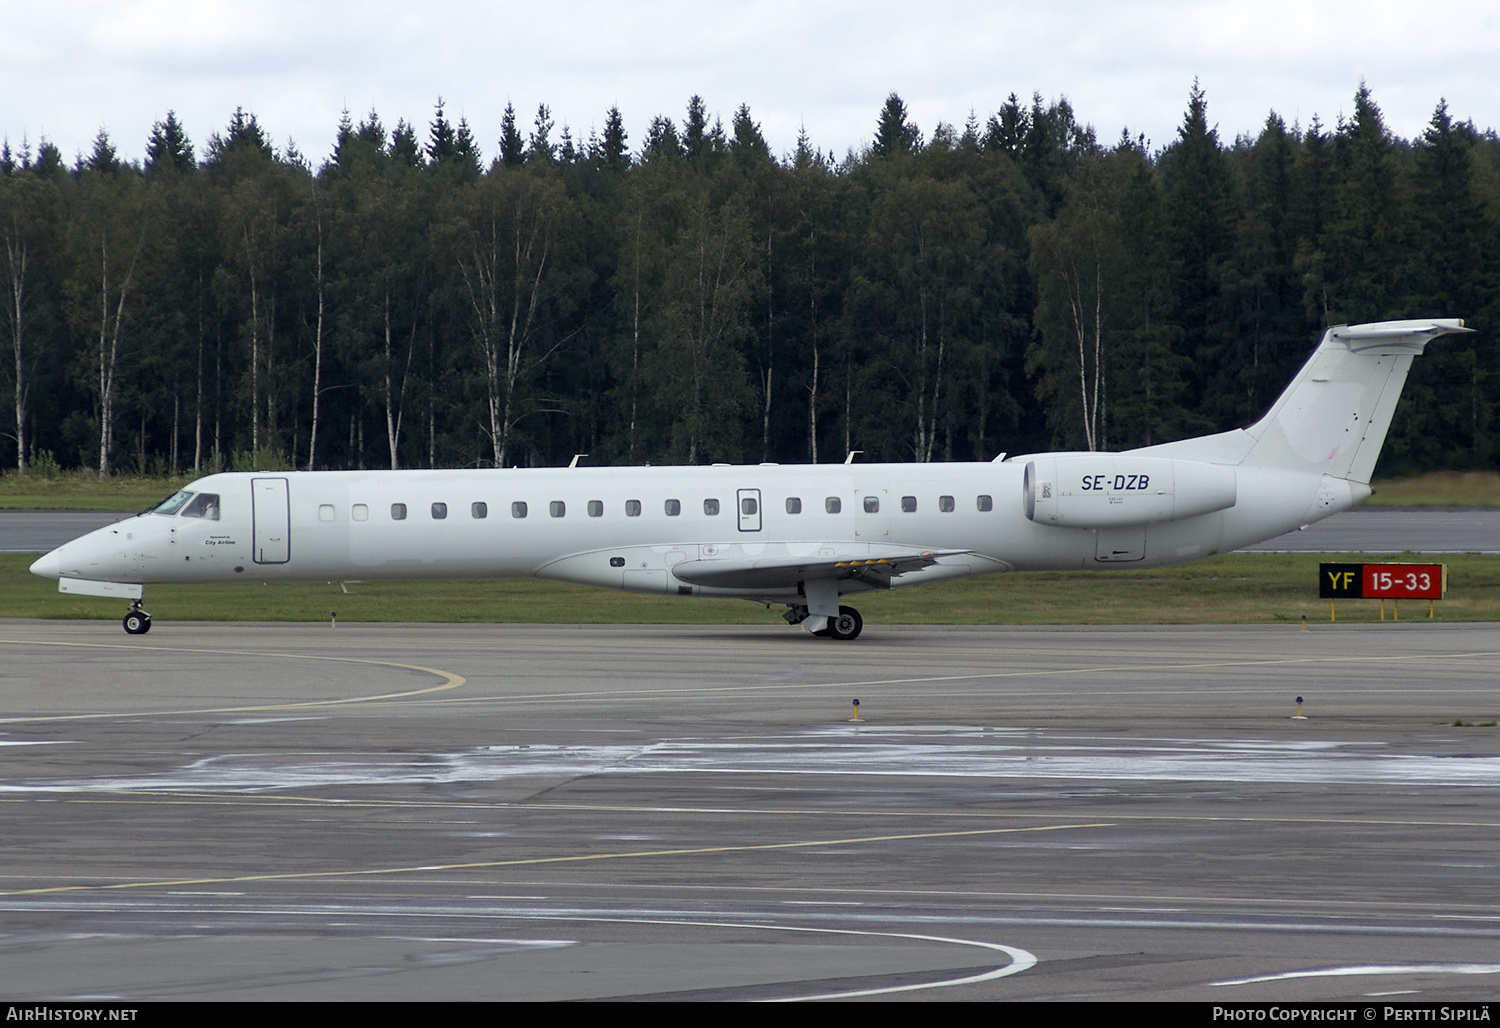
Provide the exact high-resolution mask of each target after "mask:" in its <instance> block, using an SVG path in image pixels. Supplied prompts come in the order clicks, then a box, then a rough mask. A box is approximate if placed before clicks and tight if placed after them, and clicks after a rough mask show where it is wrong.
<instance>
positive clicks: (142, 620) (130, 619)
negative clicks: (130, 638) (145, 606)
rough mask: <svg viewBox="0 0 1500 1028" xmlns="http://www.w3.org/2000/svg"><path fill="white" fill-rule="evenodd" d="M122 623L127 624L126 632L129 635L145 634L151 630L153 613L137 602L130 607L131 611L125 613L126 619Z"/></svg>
mask: <svg viewBox="0 0 1500 1028" xmlns="http://www.w3.org/2000/svg"><path fill="white" fill-rule="evenodd" d="M121 624H122V625H124V626H125V632H126V634H128V635H145V634H146V633H147V632H149V631H151V615H150V614H147V613H146V612H145V611H144V610H142V609H141V608H140V605H139V604H137V605H135V606H134V607H131V608H130V613H129V614H126V615H125V620H124V621H122V622H121Z"/></svg>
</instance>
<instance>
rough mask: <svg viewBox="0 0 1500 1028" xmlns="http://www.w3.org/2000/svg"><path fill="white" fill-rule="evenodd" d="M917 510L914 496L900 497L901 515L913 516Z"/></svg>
mask: <svg viewBox="0 0 1500 1028" xmlns="http://www.w3.org/2000/svg"><path fill="white" fill-rule="evenodd" d="M916 510H917V498H916V497H915V496H903V497H901V512H902V513H903V514H914V513H916Z"/></svg>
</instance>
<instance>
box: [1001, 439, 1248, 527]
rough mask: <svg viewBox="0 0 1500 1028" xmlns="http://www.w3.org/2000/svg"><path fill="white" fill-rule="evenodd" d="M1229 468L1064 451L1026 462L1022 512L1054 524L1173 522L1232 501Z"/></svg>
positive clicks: (1042, 522) (1232, 477) (1233, 493)
mask: <svg viewBox="0 0 1500 1028" xmlns="http://www.w3.org/2000/svg"><path fill="white" fill-rule="evenodd" d="M1235 496H1236V487H1235V475H1234V468H1232V467H1227V466H1225V465H1222V464H1204V463H1202V462H1201V461H1195V460H1171V459H1169V458H1165V457H1132V456H1130V455H1128V454H1109V453H1101V454H1083V453H1080V454H1068V455H1066V456H1061V457H1041V458H1038V459H1037V460H1034V461H1031V462H1029V463H1028V464H1027V465H1026V484H1025V497H1024V502H1025V505H1026V516H1027V517H1028V518H1030V519H1031V520H1032V521H1035V522H1036V523H1037V524H1039V525H1057V526H1058V527H1060V528H1118V527H1120V526H1122V525H1143V524H1147V523H1148V522H1152V521H1179V520H1181V519H1182V518H1191V517H1196V516H1198V515H1199V514H1211V513H1213V512H1214V511H1216V510H1224V509H1226V508H1229V507H1233V506H1234V501H1235Z"/></svg>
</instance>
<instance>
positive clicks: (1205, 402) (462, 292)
mask: <svg viewBox="0 0 1500 1028" xmlns="http://www.w3.org/2000/svg"><path fill="white" fill-rule="evenodd" d="M499 129H500V131H499V138H498V146H497V154H496V156H495V158H494V160H493V161H492V162H490V163H489V164H488V165H486V164H485V163H484V161H483V158H482V156H481V150H480V146H479V144H478V142H477V140H476V138H475V134H474V131H473V130H472V129H471V128H470V126H468V125H467V124H466V123H465V122H463V121H459V122H458V123H457V124H456V125H455V124H454V123H452V122H451V121H450V120H449V119H448V117H447V116H446V114H445V112H444V109H443V106H442V103H441V101H440V102H439V104H438V106H437V108H436V111H435V113H434V116H433V118H432V121H431V123H430V124H429V125H428V126H427V127H426V128H425V130H420V131H419V130H418V128H417V127H415V126H413V125H410V124H408V123H406V122H405V121H401V122H398V123H397V124H396V125H395V126H393V127H389V126H386V125H385V124H383V123H382V121H381V119H380V117H379V116H378V115H377V114H375V113H374V112H372V113H370V114H369V115H368V116H366V117H365V118H364V119H363V120H361V121H359V122H357V123H356V122H355V121H354V120H353V119H351V118H350V117H348V116H347V115H346V116H345V117H344V119H343V120H342V122H341V123H340V125H339V126H338V130H337V138H336V142H335V145H334V148H333V152H332V154H331V155H330V156H329V158H328V159H327V160H326V161H324V162H322V163H321V165H319V166H317V167H314V166H313V164H312V163H311V162H310V161H309V160H308V159H306V158H305V157H304V156H303V155H301V154H300V153H297V152H295V150H292V149H290V148H288V149H283V150H278V149H276V148H275V147H274V146H273V145H272V143H271V141H270V138H269V137H268V135H267V133H266V131H265V130H264V129H263V128H262V126H261V125H260V124H259V123H258V122H257V120H256V118H255V117H254V116H253V115H251V114H248V113H246V112H244V111H236V112H235V114H234V116H233V118H232V119H231V120H230V122H229V124H228V126H227V127H226V129H225V130H224V131H223V132H222V133H216V134H214V135H213V136H211V137H210V139H209V140H208V142H207V144H206V145H205V146H204V147H202V149H201V152H200V151H199V150H198V149H197V148H195V146H194V144H193V143H192V141H191V140H190V139H189V138H188V136H187V134H186V132H185V131H184V128H183V126H182V125H181V124H180V123H179V122H178V121H177V119H176V117H175V116H174V115H172V114H171V113H169V114H168V115H167V116H166V118H165V119H164V120H163V121H161V122H159V123H158V124H157V125H156V126H155V128H154V129H153V131H152V134H151V137H150V140H149V142H148V145H147V150H146V159H145V162H144V164H142V165H137V164H134V163H129V162H124V161H122V160H121V159H120V158H119V156H118V154H117V152H116V150H115V148H114V145H113V143H112V141H111V140H110V139H109V137H108V136H107V135H106V134H105V133H104V132H101V133H100V134H99V136H98V138H97V139H96V140H95V142H94V145H93V149H92V151H91V153H90V154H89V155H88V156H87V157H80V158H79V159H78V160H77V161H76V162H75V163H74V164H73V165H71V166H69V165H68V164H67V163H66V162H65V161H64V160H63V158H62V156H61V154H60V153H59V152H58V151H57V149H56V148H55V147H54V146H52V145H50V144H48V143H46V142H43V143H41V144H40V145H39V146H38V147H37V148H36V149H35V150H34V151H33V150H32V149H31V148H30V147H29V146H28V145H26V144H22V145H21V147H20V148H19V150H15V149H12V147H11V146H10V145H9V144H8V143H7V144H6V145H5V146H4V148H3V149H0V243H3V251H0V283H3V286H4V290H3V295H4V303H3V311H4V313H3V316H0V330H3V332H4V334H5V341H6V344H7V345H6V349H7V351H8V354H7V356H8V357H9V358H10V359H9V360H7V361H5V362H4V363H5V372H4V379H3V382H4V389H5V393H6V395H7V397H8V398H9V399H10V400H12V401H13V410H12V411H11V412H10V416H8V417H7V418H6V419H5V422H6V424H5V426H4V429H3V431H4V434H5V435H6V436H8V437H9V440H10V442H11V443H12V444H13V445H10V446H7V447H6V448H5V450H4V453H3V456H0V467H10V468H14V469H19V470H20V471H22V472H25V471H26V470H28V469H29V468H36V467H37V466H41V467H44V468H48V469H50V468H52V467H56V466H64V467H66V466H83V467H87V468H92V469H94V470H97V471H98V472H99V473H100V474H108V473H110V472H112V471H114V470H116V469H131V470H140V471H171V472H180V471H189V470H203V469H215V468H222V467H231V466H241V467H251V466H261V467H263V466H272V465H282V466H297V467H333V468H341V467H417V466H456V465H512V464H523V465H549V464H560V463H565V462H566V461H567V460H568V459H569V458H570V457H571V456H572V455H573V454H575V453H588V454H590V455H591V456H590V460H591V462H593V463H642V462H647V461H650V462H658V463H665V462H708V461H759V460H777V461H788V462H792V461H820V460H821V461H830V460H842V459H843V458H844V456H845V454H846V453H848V452H849V451H851V450H861V451H863V452H864V454H865V459H885V460H919V461H928V460H957V459H988V458H990V457H992V456H993V455H994V454H995V453H996V452H998V451H1001V450H1008V451H1010V452H1021V451H1026V450H1035V449H1048V448H1054V447H1069V448H1073V447H1083V448H1098V449H1120V448H1125V447H1129V446H1136V445H1143V444H1147V443H1153V442H1160V441H1164V440H1168V439H1172V438H1175V437H1178V436H1181V435H1187V434H1193V433H1198V432H1202V431H1209V430H1215V429H1223V428H1228V427H1232V426H1234V425H1237V424H1243V423H1246V422H1248V421H1249V420H1251V419H1253V418H1254V417H1255V416H1256V415H1257V414H1259V413H1260V412H1261V411H1262V410H1263V408H1264V407H1265V406H1266V404H1267V403H1268V402H1269V401H1270V400H1271V399H1272V398H1273V397H1274V396H1275V394H1276V392H1277V391H1278V390H1279V389H1280V388H1281V387H1282V385H1283V384H1284V383H1285V381H1286V380H1287V378H1288V377H1289V376H1290V375H1291V374H1292V372H1293V371H1294V370H1295V369H1296V367H1297V365H1298V364H1299V363H1300V362H1301V360H1302V359H1303V358H1304V357H1305V355H1306V353H1307V352H1308V349H1309V347H1310V346H1311V345H1312V343H1313V341H1314V340H1315V338H1316V336H1317V334H1318V333H1319V331H1320V330H1321V329H1322V328H1323V327H1324V326H1325V325H1329V324H1337V323H1340V322H1356V321H1375V320H1386V319H1393V318H1404V317H1420V316H1458V317H1464V318H1467V319H1468V320H1469V323H1470V324H1471V326H1473V327H1476V328H1478V329H1480V331H1479V332H1478V333H1476V334H1475V335H1471V336H1466V337H1463V338H1462V339H1446V340H1443V341H1441V342H1440V343H1439V344H1437V345H1436V346H1434V347H1433V350H1432V352H1431V353H1430V354H1429V356H1427V357H1425V358H1423V360H1421V361H1419V362H1418V363H1417V364H1416V366H1415V370H1414V371H1413V375H1412V381H1411V383H1410V385H1409V386H1408V393H1407V399H1406V401H1405V403H1403V405H1402V408H1401V413H1400V414H1399V416H1398V423H1397V425H1396V426H1395V428H1394V430H1393V434H1392V440H1391V444H1390V445H1389V446H1388V448H1387V458H1386V463H1385V465H1384V467H1385V469H1386V470H1389V471H1414V470H1421V469H1425V468H1431V467H1492V466H1494V464H1495V460H1496V452H1497V444H1500V437H1497V432H1500V426H1497V424H1496V417H1495V414H1496V405H1497V402H1500V378H1497V377H1496V375H1495V371H1496V351H1495V345H1494V342H1493V339H1492V336H1491V334H1490V332H1489V331H1488V328H1489V326H1490V325H1491V324H1493V323H1494V318H1493V314H1494V313H1495V312H1494V310H1493V308H1494V307H1495V305H1496V304H1497V302H1500V290H1497V288H1496V285H1497V279H1496V268H1495V264H1494V261H1495V256H1494V255H1495V254H1497V253H1500V245H1497V244H1500V140H1497V138H1496V136H1495V133H1494V132H1493V131H1485V132H1480V131H1478V130H1477V129H1476V128H1475V127H1474V126H1473V125H1472V124H1469V123H1463V122H1456V121H1454V120H1453V119H1452V117H1451V116H1450V115H1449V113H1448V111H1447V109H1446V106H1445V105H1443V104H1439V105H1438V107H1437V110H1436V111H1435V112H1434V114H1433V117H1432V121H1431V123H1430V125H1429V126H1428V128H1427V130H1426V131H1425V132H1424V133H1423V134H1422V136H1421V137H1420V138H1417V139H1415V140H1410V141H1408V140H1403V139H1399V138H1396V137H1394V136H1393V135H1392V134H1391V132H1390V131H1389V130H1388V129H1387V127H1386V126H1385V124H1384V122H1383V120H1382V117H1381V113H1380V110H1379V108H1378V106H1377V105H1376V104H1375V102H1374V100H1373V99H1372V97H1371V96H1370V94H1369V93H1368V92H1367V91H1366V90H1363V89H1361V91H1360V92H1359V93H1358V95H1357V96H1356V97H1355V101H1354V110H1353V114H1352V115H1351V116H1350V117H1349V119H1348V120H1347V121H1340V122H1339V123H1338V124H1336V125H1334V126H1332V127H1325V126H1323V125H1322V124H1321V123H1320V122H1319V121H1318V120H1317V119H1314V120H1313V122H1312V123H1311V124H1310V125H1308V126H1305V127H1302V126H1288V125H1287V124H1285V123H1284V122H1283V121H1282V119H1281V118H1279V117H1278V116H1276V115H1275V114H1272V115H1270V116H1269V117H1268V118H1267V120H1266V123H1265V124H1264V126H1262V127H1261V129H1260V131H1259V133H1258V134H1257V135H1254V136H1251V135H1241V136H1239V137H1237V138H1236V139H1234V140H1233V141H1226V140H1223V139H1221V138H1220V137H1219V136H1218V134H1217V131H1216V129H1215V128H1214V127H1213V126H1212V122H1211V121H1210V119H1209V116H1208V110H1207V105H1206V102H1205V99H1204V96H1203V94H1202V92H1201V91H1200V90H1198V89H1197V88H1196V87H1194V89H1193V91H1192V93H1191V95H1190V98H1189V102H1188V108H1187V111H1186V113H1185V115H1184V118H1183V121H1182V125H1181V128H1180V129H1179V131H1178V133H1177V136H1176V138H1175V139H1174V140H1173V141H1172V142H1171V144H1170V145H1168V146H1167V147H1165V148H1164V149H1162V150H1159V151H1153V150H1151V149H1149V147H1148V146H1147V144H1146V143H1145V141H1144V140H1142V139H1140V138H1132V137H1131V136H1130V134H1129V133H1128V132H1126V133H1122V135H1121V137H1120V139H1119V140H1118V141H1117V142H1115V143H1113V144H1112V145H1105V144H1101V143H1100V142H1099V141H1098V140H1097V139H1096V138H1095V136H1094V133H1093V131H1092V129H1091V128H1089V127H1087V126H1085V125H1082V124H1080V123H1079V122H1078V121H1077V120H1076V119H1075V117H1074V114H1073V112H1072V110H1071V109H1070V107H1069V106H1068V104H1067V102H1066V101H1058V102H1055V103H1050V104H1049V103H1045V102H1044V101H1043V100H1042V99H1041V98H1040V97H1034V98H1033V99H1032V101H1031V102H1030V103H1029V104H1027V103H1023V102H1021V101H1019V100H1018V99H1017V98H1016V97H1015V96H1012V97H1010V98H1009V99H1008V100H1007V101H1006V102H1005V104H1003V105H1002V106H1001V107H1000V109H999V110H998V111H997V112H995V113H994V115H993V116H991V117H989V118H988V119H987V120H984V121H981V120H980V119H979V118H978V117H977V116H975V115H973V114H971V115H970V116H969V118H968V119H967V121H966V122H965V123H964V124H963V126H962V127H955V126H952V125H948V124H939V125H937V126H936V127H934V128H933V129H932V131H931V135H930V137H928V136H926V135H925V134H924V133H923V132H922V131H921V130H920V129H919V128H918V126H916V125H915V124H913V123H912V122H911V120H910V118H909V117H908V115H907V112H906V108H905V105H904V104H903V103H902V101H901V99H900V98H899V97H898V96H896V95H895V94H892V95H891V97H890V98H889V99H888V100H887V102H886V104H885V106H884V108H883V110H882V111H881V112H880V114H879V117H878V120H877V122H876V125H875V134H874V137H873V141H872V143H871V144H870V146H869V147H868V149H866V150H865V151H863V152H861V153H853V154H850V155H848V156H846V157H845V158H844V159H842V160H840V159H836V158H835V157H834V156H833V155H832V154H830V153H823V152H821V151H819V150H818V149H817V148H816V147H815V146H814V145H813V144H812V141H811V140H810V139H808V138H807V136H806V134H805V133H804V134H803V136H802V137H801V138H799V140H798V142H797V146H796V148H795V150H794V151H793V152H792V153H791V154H790V155H788V156H786V157H785V158H783V159H778V158H777V157H776V156H774V155H773V154H772V153H771V152H770V148H769V147H768V146H767V144H766V141H765V139H764V138H763V136H762V134H761V132H760V128H759V126H758V125H757V124H756V122H755V121H754V119H753V117H752V115H751V112H750V110H749V109H748V107H745V106H741V107H740V108H739V110H737V111H736V112H735V114H734V116H733V118H732V119H731V122H730V124H729V125H728V126H727V127H726V126H724V125H723V124H722V123H721V122H720V121H719V120H718V119H717V118H713V117H711V116H710V115H709V113H708V112H707V109H706V107H705V105H704V103H703V101H702V100H700V99H699V98H697V97H694V98H693V99H692V100H691V101H690V102H689V104H688V107H687V112H686V116H685V117H684V118H683V119H682V120H681V122H680V123H679V122H677V121H674V120H673V119H671V118H668V117H665V116H661V117H657V118H655V119H654V120H653V121H652V122H651V123H650V127H649V128H648V130H647V132H646V136H645V138H644V139H643V140H640V141H639V142H638V144H637V145H636V146H635V147H634V148H632V147H631V146H630V145H629V144H630V142H631V141H630V140H629V139H628V138H627V135H626V133H625V130H624V125H623V120H622V118H621V117H620V113H619V111H618V110H617V109H612V110H610V111H609V112H608V115H607V116H606V119H605V123H604V129H603V132H602V134H592V133H591V134H590V136H589V138H587V139H576V138H574V137H573V135H572V134H571V132H570V131H569V129H568V128H567V127H566V126H563V127H562V128H561V129H559V128H558V126H557V124H556V123H555V121H554V119H553V118H552V116H551V113H550V112H549V110H548V109H547V107H546V106H542V107H541V108H540V109H539V110H538V111H537V112H536V115H535V118H534V120H533V122H532V125H531V128H530V130H529V132H526V131H524V130H523V127H522V125H521V124H520V123H519V122H518V119H517V117H516V113H515V111H514V110H512V109H510V108H507V110H506V112H505V115H504V117H503V119H502V122H501V125H500V126H499Z"/></svg>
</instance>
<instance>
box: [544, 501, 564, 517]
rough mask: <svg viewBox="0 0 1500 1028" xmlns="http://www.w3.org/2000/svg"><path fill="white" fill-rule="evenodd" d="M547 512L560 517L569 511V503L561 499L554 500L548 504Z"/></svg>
mask: <svg viewBox="0 0 1500 1028" xmlns="http://www.w3.org/2000/svg"><path fill="white" fill-rule="evenodd" d="M547 513H549V514H551V515H552V516H553V517H554V518H560V517H562V516H563V515H565V514H567V513H568V505H567V504H566V503H563V502H562V501H561V500H553V501H552V502H551V503H549V504H547Z"/></svg>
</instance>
